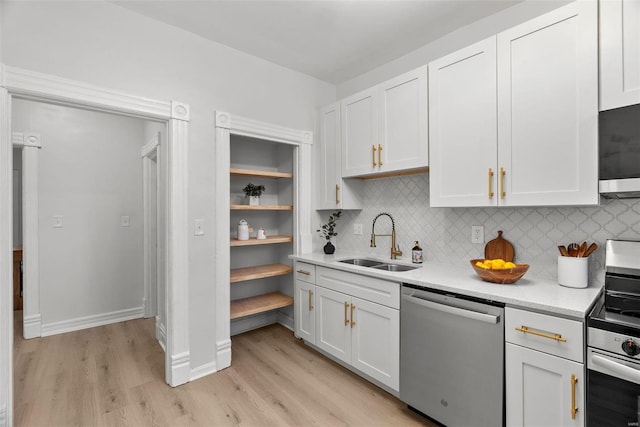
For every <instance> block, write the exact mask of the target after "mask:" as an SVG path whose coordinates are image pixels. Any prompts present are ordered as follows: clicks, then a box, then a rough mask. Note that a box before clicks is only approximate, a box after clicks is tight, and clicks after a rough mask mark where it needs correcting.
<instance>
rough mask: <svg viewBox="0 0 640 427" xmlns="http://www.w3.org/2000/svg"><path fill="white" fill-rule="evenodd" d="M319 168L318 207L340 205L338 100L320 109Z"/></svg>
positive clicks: (324, 207) (325, 207)
mask: <svg viewBox="0 0 640 427" xmlns="http://www.w3.org/2000/svg"><path fill="white" fill-rule="evenodd" d="M318 150H319V153H318V155H319V159H318V160H319V165H320V167H319V168H318V169H319V171H318V184H319V185H318V187H319V190H320V191H319V194H318V209H336V208H339V207H340V188H339V181H341V179H340V176H341V173H342V171H341V167H342V166H341V161H340V159H341V157H342V153H341V148H340V103H338V102H336V103H333V104H331V105H328V106H326V107H323V108H321V109H320V143H319V144H318Z"/></svg>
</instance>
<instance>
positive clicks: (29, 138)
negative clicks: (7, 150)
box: [11, 132, 42, 148]
mask: <svg viewBox="0 0 640 427" xmlns="http://www.w3.org/2000/svg"><path fill="white" fill-rule="evenodd" d="M11 143H12V145H13V146H14V147H36V148H42V141H41V139H40V134H39V133H36V132H12V133H11Z"/></svg>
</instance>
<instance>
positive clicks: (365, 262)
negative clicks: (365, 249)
mask: <svg viewBox="0 0 640 427" xmlns="http://www.w3.org/2000/svg"><path fill="white" fill-rule="evenodd" d="M339 262H344V263H345V264H351V265H359V266H361V267H374V266H376V265H382V262H380V261H376V260H375V259H367V258H351V259H343V260H341V261H339Z"/></svg>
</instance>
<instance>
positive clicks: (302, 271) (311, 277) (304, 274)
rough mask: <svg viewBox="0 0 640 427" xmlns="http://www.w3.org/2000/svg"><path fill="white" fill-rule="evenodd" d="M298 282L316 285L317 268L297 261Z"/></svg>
mask: <svg viewBox="0 0 640 427" xmlns="http://www.w3.org/2000/svg"><path fill="white" fill-rule="evenodd" d="M295 274H296V280H302V281H303V282H307V283H316V266H315V265H313V264H307V263H306V262H300V261H296V273H295Z"/></svg>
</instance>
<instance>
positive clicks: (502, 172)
mask: <svg viewBox="0 0 640 427" xmlns="http://www.w3.org/2000/svg"><path fill="white" fill-rule="evenodd" d="M505 174H506V172H505V171H504V168H500V198H501V199H504V196H506V195H507V193H505V192H504V176H505Z"/></svg>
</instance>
